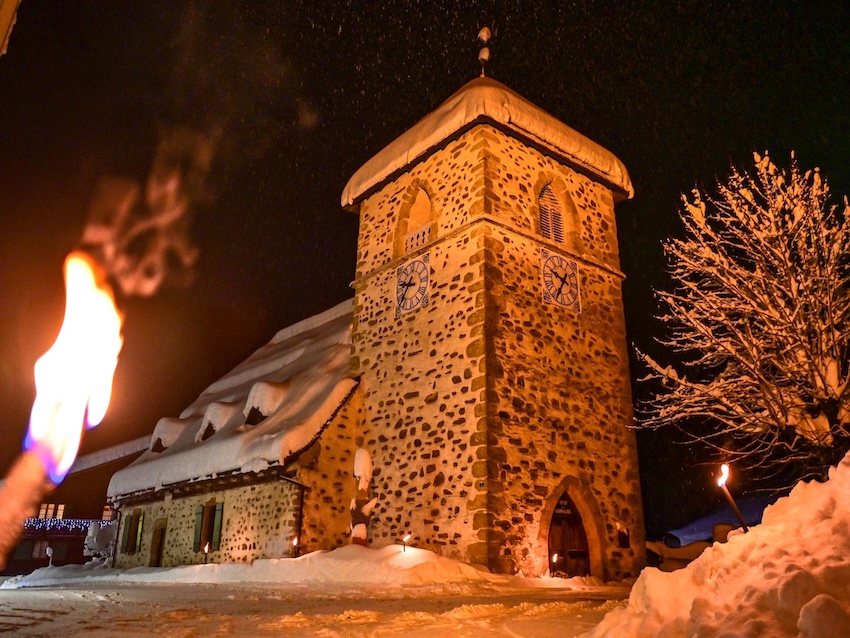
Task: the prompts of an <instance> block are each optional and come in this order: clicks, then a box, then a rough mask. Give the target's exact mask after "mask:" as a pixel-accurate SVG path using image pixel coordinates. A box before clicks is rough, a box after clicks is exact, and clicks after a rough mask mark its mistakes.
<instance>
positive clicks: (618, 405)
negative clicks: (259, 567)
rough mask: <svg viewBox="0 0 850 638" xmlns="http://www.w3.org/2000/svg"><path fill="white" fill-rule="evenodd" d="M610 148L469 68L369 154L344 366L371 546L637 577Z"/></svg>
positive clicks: (636, 511)
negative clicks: (424, 112) (370, 465)
mask: <svg viewBox="0 0 850 638" xmlns="http://www.w3.org/2000/svg"><path fill="white" fill-rule="evenodd" d="M632 194H633V191H632V186H631V182H630V180H629V176H628V173H627V172H626V169H625V167H624V166H623V164H622V163H621V162H620V161H619V160H618V159H617V158H616V157H614V155H613V154H611V153H610V152H608V151H607V150H605V149H604V148H602V147H600V146H599V145H598V144H596V143H594V142H592V141H590V140H589V139H587V138H585V137H584V136H582V135H580V134H579V133H577V132H576V131H574V130H572V129H571V128H569V127H567V126H566V125H564V124H563V123H561V122H559V121H558V120H556V119H555V118H554V117H552V116H551V115H549V114H547V113H545V112H543V111H542V110H541V109H539V108H538V107H536V106H535V105H533V104H531V103H530V102H528V101H527V100H525V99H524V98H522V97H521V96H519V95H518V94H516V93H514V92H513V91H511V90H510V89H508V88H507V87H505V86H503V85H502V84H499V83H498V82H495V81H493V80H491V79H488V78H483V77H482V78H479V79H476V80H473V81H472V82H469V83H468V84H466V85H465V86H464V87H462V88H461V89H460V90H459V91H458V92H457V93H455V94H454V95H452V96H451V97H450V98H449V99H448V100H447V101H446V102H444V103H443V104H442V105H441V106H439V107H438V108H437V109H436V110H435V111H434V112H432V113H431V114H430V115H428V116H426V117H425V118H424V119H423V120H421V121H420V122H418V123H417V124H416V125H414V126H413V127H412V128H411V129H410V130H408V131H407V132H406V133H404V134H403V135H402V136H401V137H399V138H398V139H396V140H395V141H394V142H392V143H391V144H390V145H389V146H387V147H386V148H385V149H384V150H382V151H381V152H380V153H378V154H377V155H376V156H375V157H373V158H372V159H371V160H370V161H369V162H367V163H366V164H365V165H364V166H363V167H362V168H361V169H360V170H359V171H358V172H357V173H356V174H355V175H354V176H353V177H352V178H351V180H350V181H349V183H348V185H347V186H346V188H345V191H344V193H343V198H342V200H343V205H344V206H346V207H347V208H348V209H349V210H351V211H352V212H354V213H356V214H358V215H359V217H360V230H359V239H358V253H357V272H356V277H355V281H354V289H355V301H354V326H353V335H352V342H353V345H352V349H353V352H352V373H353V374H354V375H355V376H357V377H359V379H360V391H361V397H362V404H361V407H360V414H359V418H358V424H359V425H358V428H359V434H361V435H362V436H363V439H364V446H365V447H366V448H367V449H368V450H369V451H370V452H371V454H372V457H373V462H374V467H375V470H374V479H373V483H372V484H373V487H374V495H375V496H376V497H377V498H378V504H377V506H376V508H375V513H374V514H375V515H374V517H373V519H372V523H371V530H370V534H371V543H372V545H373V546H378V547H380V546H383V545H387V544H390V543H394V542H399V540H400V539H401V538H402V537H404V536H405V535H406V534H408V533H410V534H412V539H413V540H411V543H415V544H417V545H419V546H421V547H425V548H427V549H432V550H434V551H436V552H437V553H440V554H442V555H445V556H448V557H452V558H458V559H461V560H465V561H470V562H473V563H479V564H483V565H486V566H487V567H489V568H490V569H492V570H494V571H498V572H503V573H516V572H518V571H520V570H521V571H522V572H523V573H524V574H525V575H527V576H530V575H540V574H543V573H545V572H546V571H547V570H551V571H552V572H553V573H564V574H566V575H569V576H572V575H579V574H590V575H593V576H598V577H601V578H606V579H619V578H624V577H628V576H635V575H637V573H638V571H639V570H640V568H641V567H642V566H643V563H644V559H645V551H644V532H643V514H642V506H641V498H640V484H639V478H638V468H637V452H636V446H635V440H634V436H633V434H632V432H631V431H630V430H629V429H628V426H629V425H630V424H631V423H632V406H631V395H630V382H629V368H628V356H627V345H626V335H625V323H624V318H623V303H622V294H621V287H622V281H623V274H622V272H621V271H620V266H619V256H618V247H617V233H616V223H615V217H614V203H615V202H617V201H621V200H624V199H627V198H629V197H631V196H632Z"/></svg>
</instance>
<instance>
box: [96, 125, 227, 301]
mask: <svg viewBox="0 0 850 638" xmlns="http://www.w3.org/2000/svg"><path fill="white" fill-rule="evenodd" d="M216 138H217V136H216V135H215V134H202V133H198V132H195V131H190V130H188V129H183V128H181V129H177V130H175V131H173V132H172V133H170V134H169V135H168V136H166V137H164V138H163V139H162V141H161V142H160V144H159V148H158V149H157V153H156V156H155V158H154V162H153V167H152V170H151V173H150V176H149V177H148V181H147V185H146V188H145V192H144V196H143V195H142V192H141V188H140V187H139V185H138V184H137V183H136V182H134V181H132V180H129V179H122V178H115V177H109V178H104V179H102V180H101V181H100V183H99V184H98V187H97V190H96V193H95V196H94V198H93V200H92V203H91V205H90V207H89V216H88V223H87V225H86V228H85V230H84V232H83V238H82V242H83V245H84V246H85V248H86V250H87V251H88V252H90V253H92V254H93V255H94V256H95V257H96V258H97V260H98V261H99V262H100V264H101V265H102V266H103V268H104V269H105V270H106V271H107V273H108V274H109V275H110V276H111V277H112V278H114V280H115V281H116V282H117V283H118V285H119V286H120V288H121V291H122V292H123V293H124V294H125V295H139V296H150V295H152V294H154V293H155V292H156V291H157V290H158V289H159V288H160V286H161V285H162V284H163V283H164V282H165V281H166V279H171V280H172V281H175V282H177V283H185V282H188V281H189V280H190V279H191V276H192V269H193V267H194V265H195V262H196V261H197V259H198V250H197V248H196V247H195V246H194V244H193V243H192V240H191V239H190V237H189V228H190V220H191V212H192V208H193V205H194V204H195V203H197V202H198V201H203V200H204V198H205V195H206V192H205V178H206V175H207V173H208V172H209V170H210V167H211V164H212V160H213V155H214V151H215V145H216Z"/></svg>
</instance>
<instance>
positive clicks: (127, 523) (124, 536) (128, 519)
mask: <svg viewBox="0 0 850 638" xmlns="http://www.w3.org/2000/svg"><path fill="white" fill-rule="evenodd" d="M132 526H133V517H132V516H125V517H124V531H123V532H121V553H122V554H124V553H126V552H127V543H129V542H130V528H131V527H132Z"/></svg>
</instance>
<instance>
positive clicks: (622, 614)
mask: <svg viewBox="0 0 850 638" xmlns="http://www.w3.org/2000/svg"><path fill="white" fill-rule="evenodd" d="M849 505H850V454H848V456H846V457H845V458H844V460H843V461H842V462H841V463H840V464H839V465H838V466H837V467H834V468H831V470H830V478H829V480H828V481H827V482H825V483H814V482H812V483H799V484H798V485H797V486H796V487H795V488H794V489H793V490H792V491H791V494H789V495H788V496H787V497H786V498H781V499H779V500H778V501H777V502H776V503H775V504H774V505H771V506H769V507H768V508H767V509H766V510H765V512H764V517H763V518H762V522H761V524H760V525H758V526H756V527H753V528H751V529H750V532H749V533H748V534H744V533H742V532H741V531H740V530H738V531H737V532H736V533H735V534H734V535H733V536H731V537H730V539H729V542H728V543H725V544H715V545H713V546H711V547H709V548H708V549H707V550H706V551H705V552H703V554H702V555H701V556H700V557H699V558H697V559H696V560H695V561H694V562H692V563H691V564H690V565H688V567H687V568H685V569H682V570H679V571H677V572H672V573H664V572H660V571H658V570H657V569H645V570H644V571H643V572H642V573H641V575H640V577H639V578H638V580H637V582H636V583H635V586H634V588H633V589H632V593H631V595H630V597H629V603H628V606H626V607H623V608H620V609H617V610H615V611H613V612H612V613H611V614H609V615H608V616H607V617H606V618H605V620H604V621H603V622H602V623H600V625H599V626H598V627H596V629H595V630H594V631H593V632H592V633H591V634H590V636H589V638H603V637H605V638H630V637H635V638H638V637H639V638H644V637H646V638H649V637H652V638H656V637H663V638H685V637H686V636H687V637H691V636H695V637H703V636H705V637H708V636H724V637H729V638H731V637H733V636H735V637H739V636H740V637H744V636H746V637H752V638H761V637H770V638H780V637H785V636H787V637H789V638H790V637H797V636H799V637H800V638H843V637H847V636H850V506H849Z"/></svg>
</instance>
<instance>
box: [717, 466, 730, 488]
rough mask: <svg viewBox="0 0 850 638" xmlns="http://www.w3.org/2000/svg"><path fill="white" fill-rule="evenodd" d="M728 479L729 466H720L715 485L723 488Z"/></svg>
mask: <svg viewBox="0 0 850 638" xmlns="http://www.w3.org/2000/svg"><path fill="white" fill-rule="evenodd" d="M728 478H729V466H728V465H726V464H725V463H724V464H723V465H721V466H720V478H719V479H717V485H718V486H719V487H723V486H724V485H726V481H727V479H728Z"/></svg>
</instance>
